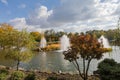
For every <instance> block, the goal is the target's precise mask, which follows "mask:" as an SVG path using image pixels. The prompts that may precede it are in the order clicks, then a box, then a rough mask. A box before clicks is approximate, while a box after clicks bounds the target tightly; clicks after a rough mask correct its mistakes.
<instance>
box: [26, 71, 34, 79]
mask: <svg viewBox="0 0 120 80" xmlns="http://www.w3.org/2000/svg"><path fill="white" fill-rule="evenodd" d="M25 80H36V76H35V73H30V74H28V75H27V76H26V78H25Z"/></svg>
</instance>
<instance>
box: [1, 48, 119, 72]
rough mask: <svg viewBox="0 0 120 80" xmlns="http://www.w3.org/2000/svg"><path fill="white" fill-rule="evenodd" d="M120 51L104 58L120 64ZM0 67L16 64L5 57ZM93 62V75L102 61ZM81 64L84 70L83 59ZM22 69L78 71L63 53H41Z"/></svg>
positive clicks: (91, 66) (23, 64)
mask: <svg viewBox="0 0 120 80" xmlns="http://www.w3.org/2000/svg"><path fill="white" fill-rule="evenodd" d="M119 52H120V49H119V48H118V47H113V51H112V52H110V53H106V54H104V56H103V58H102V59H101V60H103V59H104V58H113V59H115V61H117V62H120V54H119ZM0 57H1V58H0V65H5V66H10V67H15V66H16V63H15V62H14V61H12V60H7V59H4V57H2V56H0ZM101 60H99V61H97V60H92V62H91V64H90V70H89V73H90V74H91V73H92V72H93V71H94V70H96V69H97V64H98V63H99V62H100V61H101ZM79 64H80V67H81V70H82V69H83V68H82V59H79ZM20 67H22V68H24V69H27V70H36V69H37V70H40V71H43V72H44V71H47V72H49V71H50V72H51V71H54V72H58V71H59V70H61V71H62V72H70V73H76V72H77V70H76V69H75V67H74V66H73V64H72V63H70V62H69V61H67V60H65V59H64V55H63V54H62V53H61V52H39V53H37V54H35V55H34V56H33V58H32V59H31V60H30V61H29V62H27V63H23V62H21V64H20Z"/></svg>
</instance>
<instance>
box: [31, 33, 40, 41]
mask: <svg viewBox="0 0 120 80" xmlns="http://www.w3.org/2000/svg"><path fill="white" fill-rule="evenodd" d="M30 35H31V36H32V37H33V38H34V39H35V41H37V42H40V39H41V34H40V33H39V32H30Z"/></svg>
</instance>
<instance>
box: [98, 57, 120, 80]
mask: <svg viewBox="0 0 120 80" xmlns="http://www.w3.org/2000/svg"><path fill="white" fill-rule="evenodd" d="M97 73H98V74H99V75H100V78H101V80H120V63H117V62H115V61H114V60H113V59H104V60H103V61H101V62H100V63H99V64H98V70H97Z"/></svg>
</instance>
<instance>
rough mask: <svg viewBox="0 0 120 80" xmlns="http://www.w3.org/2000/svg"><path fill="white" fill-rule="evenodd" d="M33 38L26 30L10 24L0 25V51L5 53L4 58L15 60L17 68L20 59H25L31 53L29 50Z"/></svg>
mask: <svg viewBox="0 0 120 80" xmlns="http://www.w3.org/2000/svg"><path fill="white" fill-rule="evenodd" d="M33 43H34V40H33V38H32V37H31V35H30V34H29V33H28V32H26V30H22V31H18V30H15V29H13V28H12V27H10V25H7V26H6V25H2V26H1V27H0V46H1V50H0V52H3V54H6V58H10V59H13V60H15V61H17V70H18V68H19V64H20V61H26V60H28V59H29V57H30V56H31V55H32V54H31V53H30V50H31V48H32V46H33Z"/></svg>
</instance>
